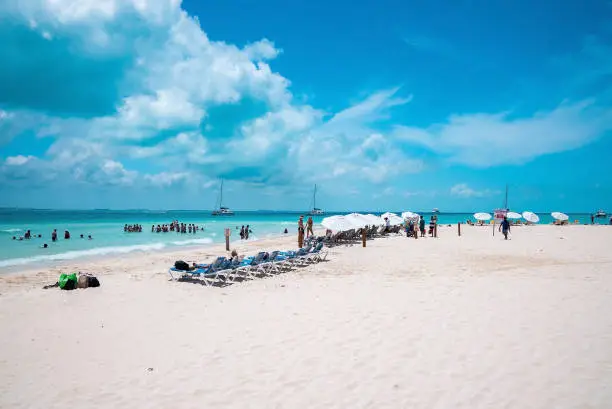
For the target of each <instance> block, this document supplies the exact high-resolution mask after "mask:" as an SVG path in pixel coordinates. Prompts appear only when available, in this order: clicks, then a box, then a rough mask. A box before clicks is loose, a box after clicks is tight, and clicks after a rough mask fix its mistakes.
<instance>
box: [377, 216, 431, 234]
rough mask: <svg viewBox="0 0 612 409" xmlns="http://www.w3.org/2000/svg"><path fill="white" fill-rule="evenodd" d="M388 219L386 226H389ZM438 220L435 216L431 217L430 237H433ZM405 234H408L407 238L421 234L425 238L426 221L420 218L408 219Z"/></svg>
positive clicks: (405, 224)
mask: <svg viewBox="0 0 612 409" xmlns="http://www.w3.org/2000/svg"><path fill="white" fill-rule="evenodd" d="M387 222H388V219H385V224H387ZM436 223H437V218H436V217H435V216H431V218H430V221H429V235H430V236H431V237H433V235H434V231H435V228H436ZM404 232H405V233H406V237H417V236H418V235H419V232H420V233H421V237H425V219H424V218H423V217H419V219H418V220H416V219H408V221H406V222H405V223H404Z"/></svg>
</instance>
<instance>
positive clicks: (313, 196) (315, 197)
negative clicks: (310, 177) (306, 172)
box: [312, 184, 317, 209]
mask: <svg viewBox="0 0 612 409" xmlns="http://www.w3.org/2000/svg"><path fill="white" fill-rule="evenodd" d="M312 208H313V209H316V208H317V185H316V184H315V188H314V192H313V193H312Z"/></svg>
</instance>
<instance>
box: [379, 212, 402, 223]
mask: <svg viewBox="0 0 612 409" xmlns="http://www.w3.org/2000/svg"><path fill="white" fill-rule="evenodd" d="M385 217H386V218H387V219H389V223H391V225H393V226H395V225H398V224H402V223H404V219H402V218H401V217H399V216H398V215H396V214H395V213H391V212H387V213H384V214H383V215H382V216H380V218H381V219H382V221H383V223H384V221H385Z"/></svg>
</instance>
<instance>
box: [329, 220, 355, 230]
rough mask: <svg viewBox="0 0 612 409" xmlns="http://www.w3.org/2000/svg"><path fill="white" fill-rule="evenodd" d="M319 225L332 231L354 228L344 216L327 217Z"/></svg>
mask: <svg viewBox="0 0 612 409" xmlns="http://www.w3.org/2000/svg"><path fill="white" fill-rule="evenodd" d="M321 225H322V226H323V227H325V228H326V229H330V230H333V231H347V230H352V229H354V228H355V225H354V224H353V222H352V221H351V220H350V219H347V218H346V217H345V216H329V217H326V218H324V219H323V220H322V221H321Z"/></svg>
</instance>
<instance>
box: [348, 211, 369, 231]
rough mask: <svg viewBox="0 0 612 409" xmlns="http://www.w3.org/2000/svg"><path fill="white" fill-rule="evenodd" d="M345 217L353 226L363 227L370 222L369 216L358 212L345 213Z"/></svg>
mask: <svg viewBox="0 0 612 409" xmlns="http://www.w3.org/2000/svg"><path fill="white" fill-rule="evenodd" d="M344 217H346V218H347V219H348V220H349V221H350V222H351V223H353V225H355V227H358V228H360V227H365V226H367V225H369V224H371V222H370V220H369V218H368V217H367V216H365V215H363V214H360V213H351V214H347V215H346V216H344Z"/></svg>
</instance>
